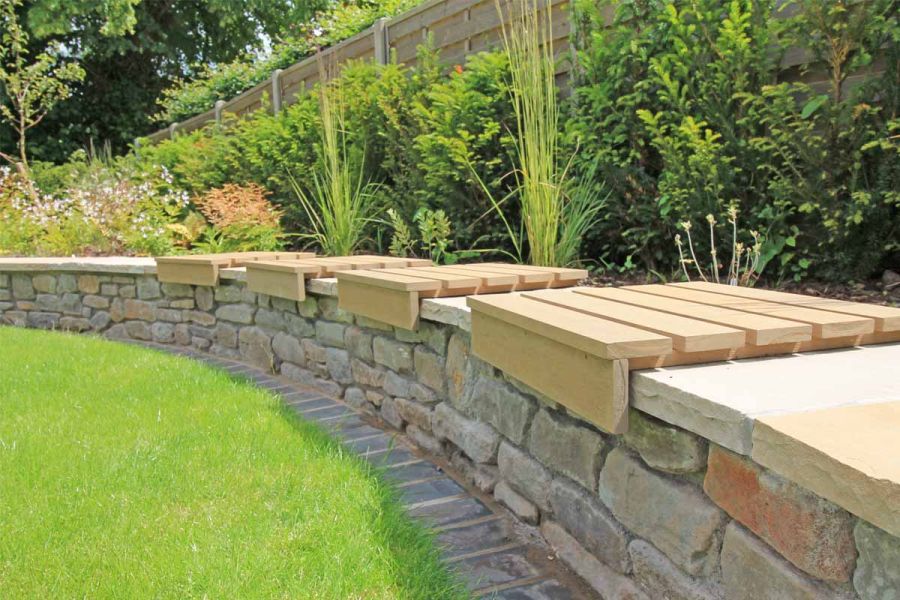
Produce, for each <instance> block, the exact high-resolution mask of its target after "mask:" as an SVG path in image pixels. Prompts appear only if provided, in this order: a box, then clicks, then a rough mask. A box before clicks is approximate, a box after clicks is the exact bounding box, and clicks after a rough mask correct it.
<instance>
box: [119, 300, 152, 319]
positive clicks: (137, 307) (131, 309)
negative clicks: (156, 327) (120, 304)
mask: <svg viewBox="0 0 900 600" xmlns="http://www.w3.org/2000/svg"><path fill="white" fill-rule="evenodd" d="M124 306H125V310H124V315H125V318H126V319H138V320H141V321H153V320H155V319H156V308H155V307H154V306H153V305H152V304H150V303H149V302H145V301H143V300H132V299H131V298H129V299H127V300H125V305H124Z"/></svg>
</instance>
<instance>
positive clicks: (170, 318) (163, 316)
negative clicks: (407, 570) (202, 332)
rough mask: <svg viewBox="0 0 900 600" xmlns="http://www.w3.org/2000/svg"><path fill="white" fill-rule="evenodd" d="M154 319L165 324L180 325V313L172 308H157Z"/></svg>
mask: <svg viewBox="0 0 900 600" xmlns="http://www.w3.org/2000/svg"><path fill="white" fill-rule="evenodd" d="M156 318H157V319H158V320H160V321H166V322H167V323H181V320H182V318H181V311H180V310H175V309H173V308H157V309H156Z"/></svg>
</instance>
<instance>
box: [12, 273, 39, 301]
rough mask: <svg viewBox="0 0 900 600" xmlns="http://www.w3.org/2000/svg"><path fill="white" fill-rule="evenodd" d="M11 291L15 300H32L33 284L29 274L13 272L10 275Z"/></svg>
mask: <svg viewBox="0 0 900 600" xmlns="http://www.w3.org/2000/svg"><path fill="white" fill-rule="evenodd" d="M12 292H13V297H14V298H15V299H16V300H34V285H32V283H31V276H30V275H20V274H14V275H13V276H12Z"/></svg>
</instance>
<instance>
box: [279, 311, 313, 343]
mask: <svg viewBox="0 0 900 600" xmlns="http://www.w3.org/2000/svg"><path fill="white" fill-rule="evenodd" d="M284 323H285V326H286V327H287V332H288V333H290V334H291V335H292V336H294V337H298V338H311V337H314V336H315V335H316V328H315V327H313V325H312V323H310V322H309V321H307V320H306V319H304V318H303V317H301V316H299V315H291V314H285V315H284Z"/></svg>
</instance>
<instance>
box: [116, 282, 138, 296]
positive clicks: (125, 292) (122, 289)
mask: <svg viewBox="0 0 900 600" xmlns="http://www.w3.org/2000/svg"><path fill="white" fill-rule="evenodd" d="M119 297H120V298H137V290H136V288H135V287H134V286H133V285H120V286H119Z"/></svg>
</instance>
